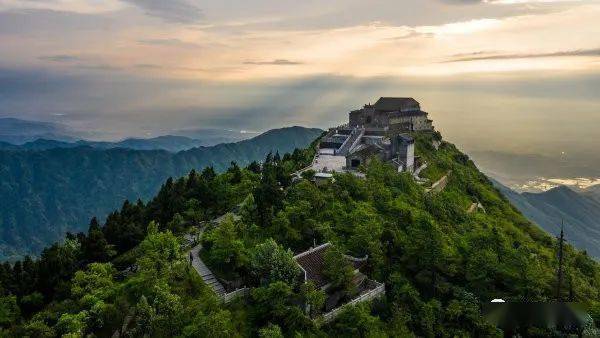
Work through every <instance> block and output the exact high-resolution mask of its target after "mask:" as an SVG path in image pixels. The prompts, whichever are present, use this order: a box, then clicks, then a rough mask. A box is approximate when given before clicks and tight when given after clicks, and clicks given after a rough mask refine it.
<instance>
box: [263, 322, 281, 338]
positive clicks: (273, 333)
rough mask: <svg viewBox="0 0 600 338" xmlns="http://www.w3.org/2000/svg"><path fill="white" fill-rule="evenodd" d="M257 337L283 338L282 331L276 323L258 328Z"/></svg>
mask: <svg viewBox="0 0 600 338" xmlns="http://www.w3.org/2000/svg"><path fill="white" fill-rule="evenodd" d="M258 337H259V338H283V333H282V332H281V328H280V327H279V326H278V325H275V324H271V323H269V325H267V326H265V327H263V328H261V329H260V330H258Z"/></svg>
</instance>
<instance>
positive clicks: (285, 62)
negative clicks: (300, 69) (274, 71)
mask: <svg viewBox="0 0 600 338" xmlns="http://www.w3.org/2000/svg"><path fill="white" fill-rule="evenodd" d="M244 64H245V65H258V66H265V65H270V66H294V65H303V64H304V63H303V62H298V61H290V60H286V59H276V60H273V61H246V62H244Z"/></svg>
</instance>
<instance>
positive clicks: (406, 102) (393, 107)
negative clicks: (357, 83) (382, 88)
mask: <svg viewBox="0 0 600 338" xmlns="http://www.w3.org/2000/svg"><path fill="white" fill-rule="evenodd" d="M374 107H375V110H379V111H385V112H390V111H401V110H406V109H407V108H413V107H416V109H417V110H418V109H419V107H420V105H419V102H418V101H417V100H415V99H413V98H412V97H381V98H379V100H377V102H375V105H374Z"/></svg>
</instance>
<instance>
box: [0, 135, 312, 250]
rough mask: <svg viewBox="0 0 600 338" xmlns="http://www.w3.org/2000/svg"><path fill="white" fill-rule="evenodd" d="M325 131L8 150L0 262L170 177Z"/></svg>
mask: <svg viewBox="0 0 600 338" xmlns="http://www.w3.org/2000/svg"><path fill="white" fill-rule="evenodd" d="M321 132H322V131H321V130H319V129H309V128H301V127H291V128H284V129H276V130H271V131H269V132H267V133H265V134H262V135H260V136H257V137H255V138H253V139H249V140H245V141H241V142H237V143H228V144H219V145H216V146H212V147H199V148H194V149H191V150H187V151H182V152H179V153H169V152H167V151H161V150H151V151H142V150H132V149H125V148H120V149H97V148H93V147H75V148H68V149H67V148H53V149H45V150H39V151H38V150H22V149H21V148H18V149H16V150H0V196H2V203H0V260H6V259H9V260H13V259H15V258H19V257H23V256H24V255H25V254H33V255H38V254H39V253H40V252H41V251H42V249H43V248H44V247H46V246H48V245H49V244H52V243H53V242H55V241H58V240H60V239H62V238H63V237H64V235H65V233H66V232H68V231H71V232H79V231H83V230H86V229H87V224H88V222H89V217H90V215H97V216H98V217H100V218H102V219H104V217H105V216H106V215H107V214H108V213H109V212H110V211H112V210H114V209H116V208H118V207H119V206H120V205H121V203H123V201H124V200H126V199H129V200H136V199H138V198H139V199H142V200H144V201H146V200H148V199H150V198H152V197H153V196H154V195H155V194H156V193H157V192H158V190H159V188H160V186H161V184H162V183H163V182H164V181H165V180H166V179H167V178H168V177H180V176H182V175H185V174H186V173H187V172H189V171H190V170H191V169H192V168H204V167H206V166H212V167H213V168H214V169H215V170H216V171H218V172H220V171H223V170H225V169H227V166H228V165H229V163H230V162H231V161H236V162H237V163H239V164H240V165H247V164H249V163H250V162H252V161H260V160H262V159H264V157H265V156H266V154H268V153H269V152H270V151H273V152H276V151H279V152H281V153H286V152H290V151H293V150H294V149H295V148H304V147H306V146H307V145H308V144H310V142H311V141H312V140H314V139H315V138H316V137H317V136H318V135H320V134H321Z"/></svg>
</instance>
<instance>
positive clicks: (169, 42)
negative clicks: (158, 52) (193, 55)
mask: <svg viewBox="0 0 600 338" xmlns="http://www.w3.org/2000/svg"><path fill="white" fill-rule="evenodd" d="M138 43H139V44H142V45H150V46H170V47H200V45H199V44H196V43H193V42H186V41H183V40H179V39H174V38H167V39H140V40H138Z"/></svg>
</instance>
